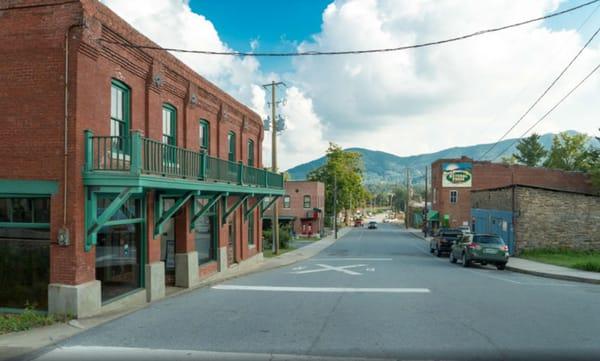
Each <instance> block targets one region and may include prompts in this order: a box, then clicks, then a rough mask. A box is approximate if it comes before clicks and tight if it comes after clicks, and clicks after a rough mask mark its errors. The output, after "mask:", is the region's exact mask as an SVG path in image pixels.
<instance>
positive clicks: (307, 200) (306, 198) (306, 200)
mask: <svg viewBox="0 0 600 361" xmlns="http://www.w3.org/2000/svg"><path fill="white" fill-rule="evenodd" d="M310 203H311V200H310V195H308V194H307V195H305V196H304V208H310V207H311V206H310Z"/></svg>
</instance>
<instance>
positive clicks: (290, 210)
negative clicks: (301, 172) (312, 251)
mask: <svg viewBox="0 0 600 361" xmlns="http://www.w3.org/2000/svg"><path fill="white" fill-rule="evenodd" d="M306 199H308V200H309V202H308V203H305V200H306ZM277 202H278V204H279V216H280V217H281V218H282V219H285V220H289V221H290V222H291V224H292V227H293V229H294V232H295V233H296V234H297V235H299V236H308V235H319V234H321V232H322V231H323V224H324V223H323V221H324V218H323V217H324V215H325V184H324V183H321V182H314V181H287V182H285V195H284V196H283V197H281V198H280V199H278V200H277ZM317 210H320V211H317ZM272 214H273V213H272V212H271V211H267V212H265V218H268V219H270V217H271V216H272Z"/></svg>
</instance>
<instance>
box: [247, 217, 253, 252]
mask: <svg viewBox="0 0 600 361" xmlns="http://www.w3.org/2000/svg"><path fill="white" fill-rule="evenodd" d="M248 246H254V212H250V214H249V215H248Z"/></svg>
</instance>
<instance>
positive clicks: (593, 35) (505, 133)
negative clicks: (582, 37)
mask: <svg viewBox="0 0 600 361" xmlns="http://www.w3.org/2000/svg"><path fill="white" fill-rule="evenodd" d="M599 32H600V27H599V28H598V29H597V30H596V32H594V34H592V36H591V37H590V39H589V40H588V41H587V42H586V43H585V44H584V45H583V47H582V48H581V49H579V51H578V52H577V54H576V55H575V57H573V59H571V61H570V62H569V64H567V66H566V67H565V68H563V70H562V71H561V72H560V74H558V76H557V77H556V78H555V79H554V80H553V81H552V83H550V85H549V86H548V87H547V88H546V90H544V92H543V93H542V94H541V95H540V96H539V97H538V98H537V99H536V100H535V101H534V102H533V104H531V106H529V108H528V109H527V110H526V111H525V113H523V115H521V117H519V119H518V120H517V121H516V122H514V123H513V125H512V126H511V127H510V128H509V129H508V130H507V131H506V132H504V134H503V135H502V136H501V137H500V139H498V140H497V141H496V142H495V143H494V144H492V146H491V147H490V148H489V149H488V150H486V151H485V153H483V155H482V156H481V157H479V159H480V160H481V159H483V158H484V157H485V156H486V155H487V154H488V153H489V152H491V151H492V150H493V149H494V148H495V147H496V146H497V145H498V143H500V142H501V141H502V140H504V138H505V137H506V136H507V135H508V134H509V133H510V132H511V131H512V130H513V129H515V127H516V126H517V125H519V123H521V121H522V120H523V119H524V118H525V117H526V116H527V115H528V114H529V113H530V112H531V110H533V108H534V107H535V106H536V105H537V104H538V103H539V102H540V100H542V98H543V97H545V96H546V94H548V92H549V91H550V89H552V87H554V85H555V84H556V83H557V82H558V80H559V79H560V78H562V76H563V75H564V74H565V73H566V72H567V70H568V69H569V68H570V67H571V65H573V63H574V62H575V60H577V58H579V55H581V53H582V52H583V51H584V50H585V48H587V46H588V45H589V44H590V43H591V42H592V40H594V38H595V37H596V35H598V33H599Z"/></svg>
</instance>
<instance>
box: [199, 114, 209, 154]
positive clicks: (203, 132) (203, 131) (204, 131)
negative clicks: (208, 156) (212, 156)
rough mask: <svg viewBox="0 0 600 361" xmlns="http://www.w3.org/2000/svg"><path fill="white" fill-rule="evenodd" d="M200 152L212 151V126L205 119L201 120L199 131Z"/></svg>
mask: <svg viewBox="0 0 600 361" xmlns="http://www.w3.org/2000/svg"><path fill="white" fill-rule="evenodd" d="M198 136H199V140H200V150H203V151H205V152H208V151H209V149H210V124H209V123H208V121H206V120H204V119H200V130H199V134H198Z"/></svg>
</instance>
